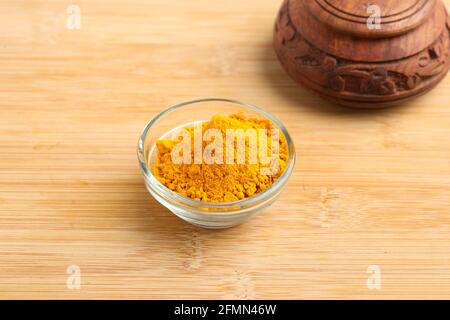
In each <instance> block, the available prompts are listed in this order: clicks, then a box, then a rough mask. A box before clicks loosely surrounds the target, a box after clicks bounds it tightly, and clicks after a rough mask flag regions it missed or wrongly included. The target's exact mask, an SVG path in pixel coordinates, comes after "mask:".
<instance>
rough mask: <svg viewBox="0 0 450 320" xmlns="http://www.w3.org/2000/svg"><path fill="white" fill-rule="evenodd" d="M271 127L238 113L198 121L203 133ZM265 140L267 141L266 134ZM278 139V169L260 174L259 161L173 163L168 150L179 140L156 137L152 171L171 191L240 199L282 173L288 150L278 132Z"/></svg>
mask: <svg viewBox="0 0 450 320" xmlns="http://www.w3.org/2000/svg"><path fill="white" fill-rule="evenodd" d="M272 128H274V126H273V124H272V123H271V122H269V121H266V120H258V119H250V118H245V117H244V116H242V115H240V114H239V115H230V116H223V115H215V116H214V117H213V118H212V119H211V120H210V121H209V122H204V123H203V124H202V130H203V132H204V131H205V130H208V129H218V130H220V131H221V132H223V133H224V136H225V132H226V130H227V129H243V130H247V129H256V130H258V129H266V130H267V132H268V135H269V134H270V129H272ZM186 129H187V130H188V132H190V134H191V135H193V134H194V130H193V128H192V127H189V128H186ZM268 140H269V141H270V137H268ZM279 142H280V144H279V160H278V161H279V168H278V172H277V173H275V174H271V175H263V174H261V170H260V169H261V167H262V166H261V165H260V164H238V163H237V161H236V163H235V164H225V163H223V164H205V163H203V164H194V163H192V164H175V163H173V161H172V157H171V152H172V150H173V148H174V147H175V146H176V145H177V143H179V141H175V140H159V141H157V143H156V146H157V152H158V153H157V156H156V160H155V162H154V164H153V174H154V175H155V177H156V178H157V179H158V180H159V181H160V182H161V183H162V184H164V185H165V186H166V187H168V188H169V189H171V190H172V191H175V192H177V193H179V194H181V195H183V196H186V197H190V198H192V199H195V200H201V201H207V202H229V201H237V200H242V199H244V198H248V197H251V196H253V195H255V194H257V193H259V192H262V191H264V190H266V189H267V188H269V187H270V186H271V185H272V184H273V183H274V182H275V181H276V180H277V179H278V178H279V177H280V176H281V174H282V173H283V172H284V170H285V168H286V164H287V161H288V150H287V143H286V139H285V137H284V136H283V134H282V133H280V137H279ZM246 148H248V145H246ZM224 153H225V152H224ZM224 162H225V161H224ZM246 163H247V162H246Z"/></svg>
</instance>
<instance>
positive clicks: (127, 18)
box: [0, 0, 450, 299]
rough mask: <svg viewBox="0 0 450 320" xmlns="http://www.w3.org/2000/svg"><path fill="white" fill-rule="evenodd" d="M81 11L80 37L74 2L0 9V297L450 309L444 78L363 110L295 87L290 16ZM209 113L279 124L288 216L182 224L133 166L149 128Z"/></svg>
mask: <svg viewBox="0 0 450 320" xmlns="http://www.w3.org/2000/svg"><path fill="white" fill-rule="evenodd" d="M75 3H76V4H77V5H79V7H80V8H81V29H79V30H68V29H67V28H66V19H67V17H68V15H67V13H66V8H67V6H68V3H67V2H66V1H57V0H46V1H40V0H39V1H36V0H19V1H18V0H3V1H1V3H0V12H1V13H2V19H1V22H0V28H1V34H0V84H1V85H0V178H1V179H0V298H57V299H60V298H88V299H89V298H219V299H221V298H238V299H244V298H256V299H260V298H261V299H262V298H339V299H341V298H450V209H449V202H450V152H449V148H450V134H449V130H450V107H449V101H450V91H449V89H450V78H449V77H447V78H446V79H445V80H444V81H443V82H442V83H441V84H440V85H439V86H438V87H437V88H436V89H435V90H434V91H432V92H431V93H429V94H428V95H426V96H424V97H421V98H419V99H418V100H415V101H413V102H410V103H408V105H405V106H401V107H396V108H392V109H386V110H378V111H357V110H350V109H345V108H343V107H339V106H336V105H333V104H331V103H328V102H324V101H323V100H321V99H320V98H317V97H315V96H314V95H311V94H310V93H309V92H306V91H305V90H303V89H300V88H298V87H297V85H296V84H295V83H294V82H293V81H292V80H291V79H290V78H289V77H288V76H287V75H286V74H285V73H284V71H283V70H282V68H281V66H280V65H279V63H278V61H277V59H276V56H275V54H274V51H273V49H272V31H273V24H274V21H275V17H276V14H277V11H278V8H279V6H280V5H281V2H280V1H277V0H258V1H256V0H252V1H250V0H248V1H238V0H228V1H209V0H196V1H180V0H149V1H135V0H127V1H125V0H95V1H94V0H90V1H87V0H77V1H75ZM445 4H446V5H447V7H448V6H449V5H450V0H446V1H445ZM201 97H223V98H234V99H239V100H244V101H248V102H251V103H254V104H256V105H259V106H261V107H263V108H265V109H267V110H268V111H270V112H272V113H273V114H275V115H276V116H277V117H278V118H279V119H280V120H281V121H282V122H283V123H284V124H285V125H286V127H287V128H288V129H289V130H290V133H291V134H292V136H293V138H294V141H295V143H296V148H297V152H298V163H297V166H296V168H295V171H294V174H293V176H292V178H291V180H290V183H289V186H288V189H287V190H286V191H285V193H284V194H283V196H282V197H281V199H280V200H279V201H278V202H276V203H275V204H274V205H273V206H272V207H271V208H269V209H267V210H266V211H265V212H263V213H262V214H260V215H258V216H257V217H255V218H253V219H251V220H249V221H248V222H247V223H246V224H244V225H241V226H239V227H236V228H233V229H229V230H223V231H210V230H202V229H198V228H195V227H193V226H190V225H188V224H186V223H185V222H183V221H181V220H179V219H178V218H176V217H175V216H173V215H172V214H171V213H169V212H168V211H167V210H166V209H165V208H163V207H162V206H161V205H159V204H158V203H156V202H155V201H154V200H153V199H152V198H151V197H150V195H149V194H148V193H147V192H146V190H145V188H144V185H143V179H142V176H141V173H140V171H139V168H138V163H137V159H136V143H137V139H138V136H139V134H140V131H141V130H142V128H143V127H144V125H145V124H146V122H147V121H148V120H149V119H151V118H152V117H153V116H155V115H156V114H157V113H159V112H161V111H162V110H164V109H165V108H167V107H168V106H170V105H173V104H175V103H178V102H181V101H185V100H191V99H194V98H201ZM70 265H77V266H79V267H80V269H81V288H80V289H79V290H70V289H68V288H67V287H66V280H67V277H68V275H67V273H66V269H67V268H68V266H70ZM370 265H376V266H379V268H380V269H381V289H380V290H369V289H368V287H367V285H366V282H367V279H368V277H369V276H370V274H368V273H367V268H368V267H369V266H370Z"/></svg>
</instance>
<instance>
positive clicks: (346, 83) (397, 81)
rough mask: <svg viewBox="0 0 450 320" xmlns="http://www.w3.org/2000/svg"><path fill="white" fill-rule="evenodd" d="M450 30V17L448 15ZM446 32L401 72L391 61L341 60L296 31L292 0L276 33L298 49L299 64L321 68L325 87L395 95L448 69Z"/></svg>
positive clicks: (288, 46) (286, 44)
mask: <svg viewBox="0 0 450 320" xmlns="http://www.w3.org/2000/svg"><path fill="white" fill-rule="evenodd" d="M447 28H448V31H450V17H447ZM448 31H446V32H444V33H443V34H442V35H441V36H440V37H439V39H438V40H437V41H436V42H435V43H434V44H433V45H432V46H431V47H430V48H428V49H426V50H424V51H423V52H421V53H420V54H418V55H416V57H415V58H414V59H416V60H415V62H414V61H413V63H415V65H416V68H415V69H414V72H413V73H412V74H405V73H403V72H400V71H398V69H396V68H395V65H392V64H387V63H379V64H377V65H376V66H375V67H374V64H364V63H357V62H353V61H348V60H343V59H338V58H336V57H333V56H331V55H329V54H327V53H325V52H324V51H322V50H320V49H318V48H316V47H314V46H313V45H311V44H310V43H309V42H308V41H306V40H305V39H304V38H303V37H302V36H301V35H300V33H299V32H298V31H297V30H296V28H295V26H294V25H293V23H292V21H291V18H290V16H289V0H286V1H285V2H284V3H283V6H282V8H281V10H280V15H279V18H278V20H277V23H276V32H277V35H278V37H279V39H280V41H281V44H282V45H283V47H285V48H286V49H287V50H289V51H290V52H295V56H294V57H293V58H294V60H295V61H296V62H297V63H298V66H299V67H302V68H311V69H317V70H320V72H321V74H323V75H324V77H325V81H324V83H323V85H324V86H326V87H328V88H329V89H332V90H334V91H336V92H344V91H346V92H354V93H358V94H362V95H383V96H384V95H394V94H396V93H397V92H400V91H405V90H413V89H415V88H417V86H418V85H420V84H421V83H422V82H423V81H424V80H426V79H428V78H431V77H435V76H437V75H439V74H441V73H442V72H444V71H445V69H446V67H447V66H446V63H447V61H448V58H449V57H448V56H449V49H450V43H449V32H448Z"/></svg>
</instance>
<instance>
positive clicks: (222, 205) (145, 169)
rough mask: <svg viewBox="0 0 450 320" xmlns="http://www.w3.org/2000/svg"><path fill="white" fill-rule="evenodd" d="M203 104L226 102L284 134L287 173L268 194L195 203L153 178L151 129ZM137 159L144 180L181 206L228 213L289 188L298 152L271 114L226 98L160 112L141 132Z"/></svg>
mask: <svg viewBox="0 0 450 320" xmlns="http://www.w3.org/2000/svg"><path fill="white" fill-rule="evenodd" d="M204 102H226V103H230V104H236V105H240V106H243V107H246V108H249V109H251V110H253V111H255V112H257V113H259V114H261V115H263V116H264V117H266V118H267V119H269V120H270V121H271V122H273V123H274V124H275V125H276V126H277V127H278V128H279V129H280V130H281V132H282V133H283V134H284V136H285V139H286V143H287V146H288V152H289V158H288V163H287V166H286V169H285V170H284V172H283V174H282V175H281V176H280V177H279V178H278V179H277V180H276V181H275V183H273V184H272V185H271V186H270V187H269V188H267V189H266V190H264V191H262V192H260V193H258V194H256V195H253V196H251V197H249V198H245V199H242V200H237V201H231V202H206V201H201V200H195V199H192V198H189V197H186V196H183V195H181V194H179V193H177V192H175V191H172V190H170V189H169V188H167V187H166V186H165V185H164V184H162V183H161V182H160V181H159V180H158V179H157V178H156V177H155V176H154V175H153V173H152V170H151V168H149V166H148V164H147V162H148V160H147V159H146V157H145V140H146V138H147V135H148V133H149V132H150V129H151V128H152V126H154V125H155V124H156V123H157V122H158V121H159V120H161V119H162V118H164V117H165V116H167V115H169V114H170V113H171V112H173V111H175V110H178V109H180V108H182V107H184V106H187V105H192V104H197V103H204ZM291 150H292V154H291ZM137 155H138V161H139V164H140V168H141V171H142V173H143V175H144V177H145V178H146V179H147V180H148V181H149V183H154V184H156V187H157V188H158V189H159V190H161V191H162V192H165V193H166V194H167V195H169V196H170V197H172V198H173V199H174V200H175V201H177V202H179V203H180V204H183V205H188V206H191V207H196V208H205V209H214V208H217V209H226V208H230V207H240V208H242V207H250V206H252V205H253V204H258V203H259V202H261V201H263V200H265V199H266V198H267V197H268V196H270V195H271V194H272V193H273V192H275V191H277V190H279V189H280V188H281V187H283V186H284V185H285V184H286V182H287V180H288V179H289V177H290V176H291V174H292V171H293V169H294V166H295V162H296V151H295V146H294V142H293V140H292V138H291V136H290V134H289V132H288V130H287V129H286V127H285V126H284V125H283V124H282V123H281V121H279V120H278V119H277V118H275V117H274V116H273V115H272V114H270V113H269V112H267V111H265V110H264V109H261V108H260V107H257V106H255V105H253V104H250V103H246V102H243V101H239V100H235V99H224V98H203V99H195V100H189V101H185V102H182V103H179V104H176V105H173V106H171V107H169V108H168V109H166V110H164V111H162V112H160V113H159V114H158V115H156V116H155V117H154V118H152V119H151V120H150V121H149V122H148V123H147V124H146V125H145V127H144V129H143V130H142V133H141V135H140V137H139V141H138V148H137ZM229 213H230V214H231V213H232V212H231V211H230V212H229Z"/></svg>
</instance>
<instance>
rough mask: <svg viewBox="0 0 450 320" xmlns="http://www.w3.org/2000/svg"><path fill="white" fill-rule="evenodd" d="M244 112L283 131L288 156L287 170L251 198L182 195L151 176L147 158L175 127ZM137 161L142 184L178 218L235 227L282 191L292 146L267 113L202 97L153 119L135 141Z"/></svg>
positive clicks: (203, 224)
mask: <svg viewBox="0 0 450 320" xmlns="http://www.w3.org/2000/svg"><path fill="white" fill-rule="evenodd" d="M236 113H243V114H244V115H245V116H253V117H257V118H259V119H263V120H269V121H271V122H272V123H273V124H274V125H275V126H277V127H278V129H279V130H280V132H281V133H283V134H284V136H285V138H286V142H287V148H288V152H289V158H288V162H287V165H286V169H285V171H284V172H283V174H282V175H281V176H280V177H279V179H278V180H277V181H276V182H275V183H274V184H273V185H272V186H270V187H269V188H268V189H266V190H265V191H263V192H260V193H258V194H256V195H254V196H252V197H249V198H246V199H243V200H239V201H234V202H219V203H216V202H206V201H198V200H194V199H191V198H188V197H185V196H182V195H180V194H178V193H176V192H174V191H172V190H170V189H169V188H167V187H166V186H164V185H163V184H162V183H161V182H159V181H158V179H157V178H156V177H155V176H154V175H153V173H152V169H151V167H149V160H150V162H151V161H152V159H153V157H154V156H155V154H156V152H157V151H156V141H157V140H158V139H161V137H163V136H165V135H166V134H167V133H168V132H171V131H173V130H174V128H181V127H184V126H185V125H186V124H190V123H193V122H199V121H209V120H210V119H211V117H212V116H214V115H216V114H222V115H230V114H236ZM137 154H138V160H139V165H140V168H141V170H142V173H143V175H144V181H145V186H146V188H147V190H148V191H149V192H150V194H151V195H152V196H153V197H154V198H155V199H156V200H157V201H158V202H160V203H161V204H162V205H163V206H165V207H166V208H167V209H169V210H170V211H171V212H173V213H174V214H175V215H177V216H178V217H180V218H181V219H183V220H185V221H187V222H189V223H191V224H193V225H196V226H200V227H203V228H209V229H222V228H228V227H232V226H235V225H237V224H240V223H242V222H243V221H244V220H246V219H248V218H249V217H251V216H253V215H255V214H256V213H258V212H260V211H261V210H263V209H265V208H267V207H268V206H270V205H271V204H272V203H273V202H274V201H275V200H276V199H277V198H278V197H279V196H280V194H281V192H282V191H283V190H284V188H285V186H286V183H287V181H288V179H289V177H290V176H291V174H292V170H293V168H294V164H295V158H296V156H295V148H294V144H293V142H292V139H291V137H290V135H289V133H288V131H287V130H286V128H285V127H284V126H283V125H282V124H281V122H280V121H278V120H277V119H276V118H274V117H273V116H272V115H271V114H269V113H268V112H266V111H264V110H262V109H260V108H258V107H256V106H253V105H250V104H247V103H244V102H239V101H235V100H227V99H202V100H195V101H188V102H184V103H181V104H178V105H176V106H173V107H171V108H169V109H167V110H166V111H164V112H162V113H160V114H159V115H157V116H156V117H155V118H153V119H152V120H151V121H150V122H149V123H148V124H147V125H146V126H145V128H144V131H143V132H142V135H141V137H140V139H139V143H138V150H137Z"/></svg>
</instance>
